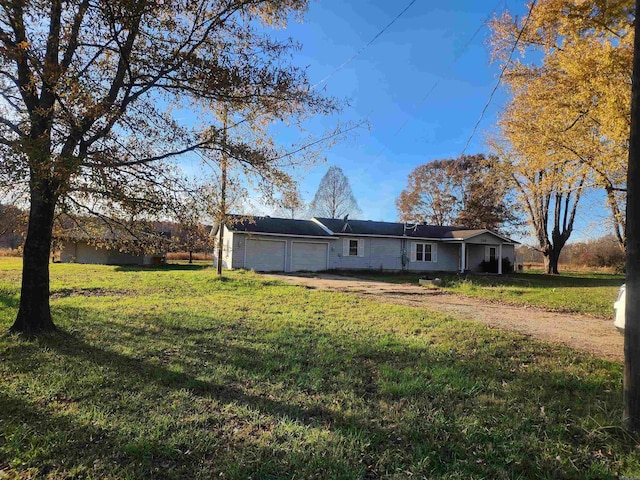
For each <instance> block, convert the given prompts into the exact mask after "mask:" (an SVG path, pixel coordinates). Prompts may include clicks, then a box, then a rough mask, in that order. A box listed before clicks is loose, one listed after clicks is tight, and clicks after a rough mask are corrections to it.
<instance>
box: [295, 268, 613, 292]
mask: <svg viewBox="0 0 640 480" xmlns="http://www.w3.org/2000/svg"><path fill="white" fill-rule="evenodd" d="M427 273H428V274H429V275H432V276H437V277H439V278H441V279H442V280H443V285H447V284H456V283H459V282H462V281H465V280H468V281H470V282H473V283H477V284H478V285H487V286H501V285H504V286H523V287H530V288H561V287H619V286H620V285H622V284H623V283H624V276H622V275H620V276H616V275H609V274H591V275H578V274H570V275H566V274H565V275H562V274H561V275H548V274H545V273H511V274H507V275H504V276H498V275H486V274H482V273H465V274H452V273H450V272H427ZM320 275H321V274H320ZM424 275H425V273H416V272H400V273H382V272H380V271H366V270H364V271H363V270H361V271H358V270H344V271H343V270H340V271H333V272H331V279H332V280H344V281H350V280H353V279H354V278H356V279H362V280H365V281H380V282H387V283H407V284H415V285H417V284H418V279H419V278H421V277H423V276H424ZM307 276H309V275H307Z"/></svg>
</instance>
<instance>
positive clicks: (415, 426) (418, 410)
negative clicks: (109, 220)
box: [0, 259, 640, 479]
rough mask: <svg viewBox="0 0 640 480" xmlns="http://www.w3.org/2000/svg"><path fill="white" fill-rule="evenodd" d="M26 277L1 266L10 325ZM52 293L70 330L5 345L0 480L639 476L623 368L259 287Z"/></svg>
mask: <svg viewBox="0 0 640 480" xmlns="http://www.w3.org/2000/svg"><path fill="white" fill-rule="evenodd" d="M19 268H20V263H19V260H18V259H0V328H2V329H6V328H8V327H9V325H10V324H11V321H12V319H13V317H14V315H15V313H16V307H17V301H18V296H17V294H18V284H19V283H18V282H19V277H20V271H19ZM52 277H53V281H52V298H53V300H52V307H53V313H54V316H55V319H56V322H57V324H58V325H59V326H60V327H61V329H62V331H61V332H60V333H58V334H56V335H53V336H50V337H46V338H41V339H39V340H25V339H20V338H17V337H14V336H8V335H5V336H3V337H1V338H0V478H2V477H3V475H5V476H7V477H8V478H29V476H32V477H34V478H55V479H58V478H94V479H97V478H190V479H191V478H194V479H197V478H213V477H216V478H227V479H229V478H236V479H248V478H254V479H276V478H297V479H306V478H318V479H333V478H343V479H355V478H363V479H372V478H388V479H404V478H429V479H519V478H522V479H524V478H532V479H533V478H535V479H540V478H542V479H544V478H547V479H558V478H575V479H586V478H593V479H596V478H597V479H606V478H611V479H613V478H618V475H634V474H635V475H638V474H640V452H639V451H638V449H637V448H636V446H637V444H638V439H637V438H634V437H632V436H630V435H628V434H627V433H626V432H625V431H624V429H623V428H622V426H621V420H620V419H621V416H622V411H621V402H622V400H621V397H622V387H621V382H622V371H621V370H622V369H621V366H620V365H619V364H616V363H611V362H607V361H603V360H598V359H595V358H592V357H589V356H587V355H584V354H579V353H576V352H574V351H572V350H569V349H567V348H562V347H556V346H551V345H548V344H544V343H541V342H536V341H534V340H531V339H529V338H525V337H522V336H518V335H513V334H508V333H504V332H501V331H498V330H491V329H488V328H485V327H482V326H480V325H477V324H473V323H468V322H465V321H462V320H459V319H454V318H450V317H445V316H435V315H433V314H427V313H425V312H423V311H421V310H419V309H413V308H409V307H400V306H393V305H383V304H377V303H374V302H371V301H365V300H363V299H360V298H357V297H355V296H349V295H345V294H339V293H332V292H323V291H316V290H306V289H304V288H302V287H295V286H289V285H283V284H280V283H278V282H276V281H272V280H265V279H262V278H260V277H259V276H257V275H255V274H252V273H249V272H234V273H231V274H229V275H228V276H227V277H225V278H223V279H218V278H216V276H215V272H214V271H212V270H211V269H208V268H203V267H201V266H195V267H188V266H178V267H173V268H162V269H135V268H118V267H107V266H82V265H52ZM427 315H428V316H427Z"/></svg>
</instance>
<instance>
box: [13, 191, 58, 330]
mask: <svg viewBox="0 0 640 480" xmlns="http://www.w3.org/2000/svg"><path fill="white" fill-rule="evenodd" d="M55 204H56V197H55V194H54V193H53V192H52V190H51V189H50V188H48V187H42V186H35V187H32V188H31V208H30V212H29V228H28V230H27V238H26V240H25V243H24V254H23V265H22V290H21V291H20V308H19V310H18V316H17V317H16V321H15V322H14V324H13V326H12V327H11V331H12V332H16V333H24V334H27V335H37V334H39V333H45V332H50V331H53V330H55V329H56V326H55V325H54V323H53V321H52V319H51V309H50V307H49V256H50V254H51V237H52V230H53V218H54V211H55Z"/></svg>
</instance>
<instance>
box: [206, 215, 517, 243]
mask: <svg viewBox="0 0 640 480" xmlns="http://www.w3.org/2000/svg"><path fill="white" fill-rule="evenodd" d="M230 218H231V222H230V225H228V228H229V230H231V231H233V232H246V233H263V234H271V235H293V236H313V237H331V236H334V235H356V236H357V235H371V236H381V237H409V238H423V239H441V240H466V239H468V238H471V237H475V236H477V235H481V234H483V233H490V234H492V235H496V236H498V237H500V238H502V239H503V240H505V241H507V242H510V243H518V242H516V241H514V240H511V239H509V238H507V237H504V236H502V235H499V234H497V233H495V232H491V231H489V230H484V229H468V228H463V227H456V226H438V225H425V224H422V223H418V224H410V223H399V222H374V221H371V220H346V221H345V220H344V219H339V218H325V217H314V218H313V219H312V220H292V219H289V218H276V217H242V216H239V215H231V216H230ZM323 227H324V228H323ZM214 230H217V229H214ZM331 232H333V234H332V233H331ZM212 233H213V234H215V231H214V232H212Z"/></svg>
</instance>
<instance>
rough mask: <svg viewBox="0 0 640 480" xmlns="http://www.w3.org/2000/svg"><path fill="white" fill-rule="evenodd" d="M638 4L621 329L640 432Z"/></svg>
mask: <svg viewBox="0 0 640 480" xmlns="http://www.w3.org/2000/svg"><path fill="white" fill-rule="evenodd" d="M639 14H640V0H636V15H635V26H634V29H635V39H634V42H633V74H632V81H631V84H632V86H631V134H630V136H629V165H628V169H627V222H626V224H627V227H626V228H627V280H626V282H627V286H626V308H625V328H624V421H625V423H626V425H627V427H628V428H629V430H631V431H635V432H637V431H640V221H639V219H640V17H639V16H638V15H639Z"/></svg>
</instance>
